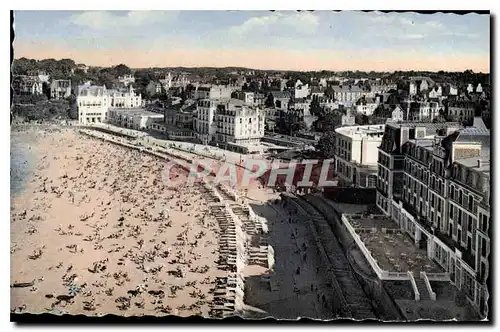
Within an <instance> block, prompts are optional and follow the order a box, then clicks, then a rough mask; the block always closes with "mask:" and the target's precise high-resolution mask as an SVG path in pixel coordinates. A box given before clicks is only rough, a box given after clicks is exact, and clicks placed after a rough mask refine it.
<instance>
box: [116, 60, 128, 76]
mask: <svg viewBox="0 0 500 332" xmlns="http://www.w3.org/2000/svg"><path fill="white" fill-rule="evenodd" d="M131 73H132V71H131V70H130V68H129V67H127V66H126V65H124V64H123V63H121V64H119V65H118V66H115V67H113V74H114V75H115V76H117V77H118V76H125V75H130V74H131Z"/></svg>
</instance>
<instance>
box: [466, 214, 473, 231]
mask: <svg viewBox="0 0 500 332" xmlns="http://www.w3.org/2000/svg"><path fill="white" fill-rule="evenodd" d="M467 231H469V232H472V217H471V216H469V222H468V223H467Z"/></svg>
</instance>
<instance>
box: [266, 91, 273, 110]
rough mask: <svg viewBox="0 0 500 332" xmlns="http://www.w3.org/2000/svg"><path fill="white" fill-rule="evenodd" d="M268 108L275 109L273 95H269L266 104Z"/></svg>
mask: <svg viewBox="0 0 500 332" xmlns="http://www.w3.org/2000/svg"><path fill="white" fill-rule="evenodd" d="M264 104H265V105H266V107H274V96H273V94H272V93H269V94H268V95H267V98H266V101H265V102H264Z"/></svg>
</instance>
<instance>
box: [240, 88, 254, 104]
mask: <svg viewBox="0 0 500 332" xmlns="http://www.w3.org/2000/svg"><path fill="white" fill-rule="evenodd" d="M236 95H237V96H236V97H237V99H240V100H242V101H243V102H244V103H245V104H247V105H250V106H253V105H254V104H255V98H254V97H255V94H254V93H253V92H246V91H237V92H236Z"/></svg>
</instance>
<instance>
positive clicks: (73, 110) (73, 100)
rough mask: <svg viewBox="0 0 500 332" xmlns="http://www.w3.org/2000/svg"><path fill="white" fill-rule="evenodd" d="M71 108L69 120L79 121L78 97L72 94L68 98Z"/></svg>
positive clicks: (69, 108)
mask: <svg viewBox="0 0 500 332" xmlns="http://www.w3.org/2000/svg"><path fill="white" fill-rule="evenodd" d="M67 101H68V104H69V107H68V118H70V119H72V120H77V119H78V106H77V104H76V97H75V95H73V94H71V95H70V96H69V97H68V98H67Z"/></svg>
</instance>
